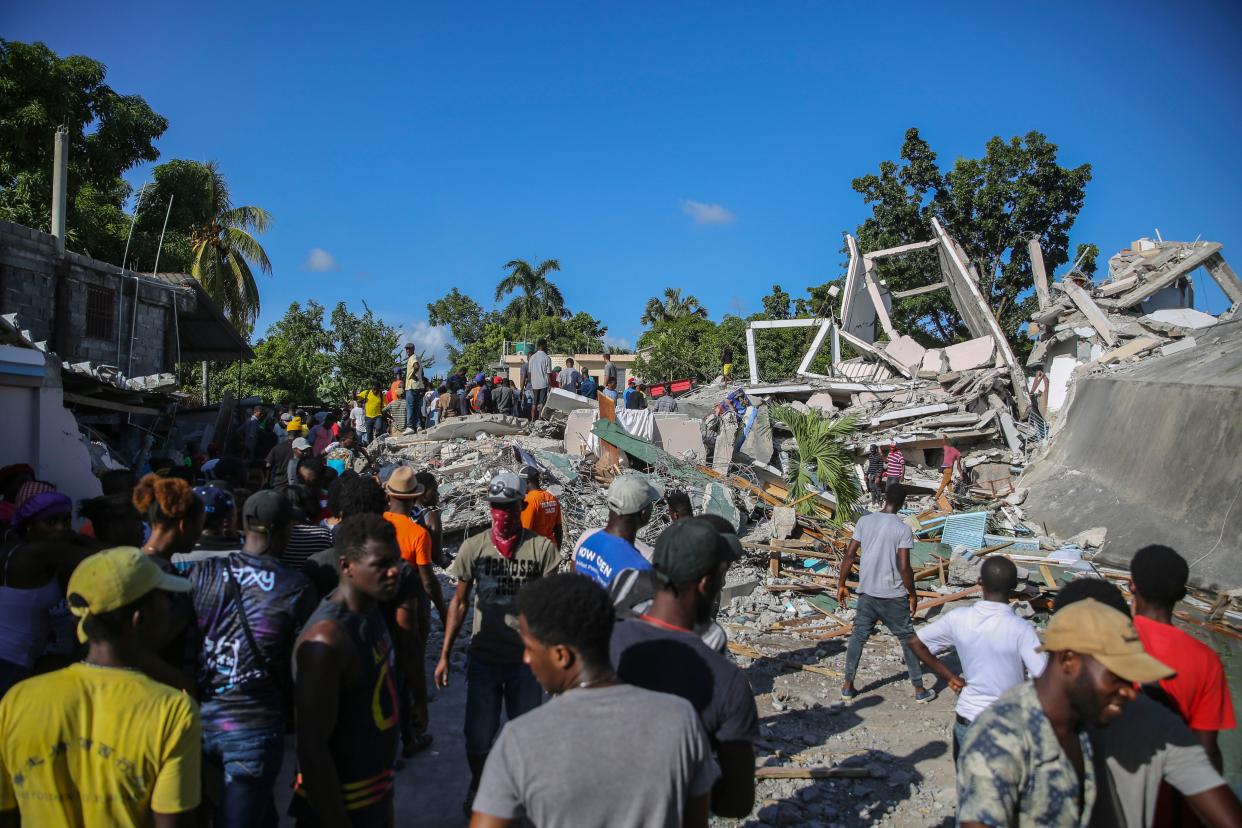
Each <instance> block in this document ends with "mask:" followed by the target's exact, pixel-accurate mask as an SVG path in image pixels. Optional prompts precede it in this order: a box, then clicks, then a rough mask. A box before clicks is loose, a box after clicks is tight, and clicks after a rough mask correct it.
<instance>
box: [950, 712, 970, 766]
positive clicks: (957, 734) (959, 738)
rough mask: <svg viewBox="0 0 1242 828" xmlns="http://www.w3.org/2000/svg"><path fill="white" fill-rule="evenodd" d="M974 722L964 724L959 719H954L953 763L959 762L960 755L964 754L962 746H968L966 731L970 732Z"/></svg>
mask: <svg viewBox="0 0 1242 828" xmlns="http://www.w3.org/2000/svg"><path fill="white" fill-rule="evenodd" d="M972 724H974V722H968V723H966V724H962V723H961V722H960V721H958V719H957V717H956V716H954V717H953V761H954V763H956V762H957V757H958V754H960V753H961V752H962V745H964V744H966V731H968V730H970V726H971V725H972Z"/></svg>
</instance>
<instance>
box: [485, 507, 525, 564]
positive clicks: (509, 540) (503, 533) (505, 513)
mask: <svg viewBox="0 0 1242 828" xmlns="http://www.w3.org/2000/svg"><path fill="white" fill-rule="evenodd" d="M521 540H522V513H521V512H519V511H518V510H517V509H514V508H511V507H509V506H493V507H492V543H493V544H495V546H496V549H497V550H498V551H499V552H500V555H501V557H503V558H505V559H508V558H512V557H513V552H514V550H516V549H517V547H518V543H520V542H521Z"/></svg>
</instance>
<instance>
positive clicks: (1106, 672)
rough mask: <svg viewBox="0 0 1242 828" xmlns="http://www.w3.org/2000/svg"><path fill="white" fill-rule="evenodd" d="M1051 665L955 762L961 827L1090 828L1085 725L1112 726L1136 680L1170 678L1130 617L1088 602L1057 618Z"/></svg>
mask: <svg viewBox="0 0 1242 828" xmlns="http://www.w3.org/2000/svg"><path fill="white" fill-rule="evenodd" d="M1040 649H1041V650H1043V651H1044V652H1047V653H1048V654H1049V659H1048V666H1047V667H1046V668H1045V669H1044V672H1043V673H1042V674H1041V675H1040V676H1039V678H1037V679H1035V681H1034V682H1032V683H1026V684H1020V685H1018V686H1016V687H1014V688H1012V689H1010V690H1009V691H1007V692H1006V693H1005V694H1003V695H1002V696H1001V697H1000V698H999V699H997V700H996V702H995V703H994V704H993V705H992V706H991V707H989V708H988V709H987V710H985V711H983V713H982V714H980V715H979V717H978V718H977V719H975V722H974V724H973V725H972V726H971V728H970V730H969V731H968V732H967V733H966V740H965V743H964V745H963V746H962V752H961V756H960V757H959V758H958V761H957V803H958V804H957V818H958V824H959V825H962V826H966V828H972V827H973V826H989V827H990V828H997V827H998V826H1018V828H1036V826H1039V828H1061V827H1062V826H1063V828H1074V827H1075V826H1077V828H1085V826H1087V825H1088V824H1089V823H1090V821H1091V809H1092V807H1093V806H1094V805H1095V795H1096V780H1095V772H1094V770H1093V768H1092V757H1091V743H1090V741H1089V740H1088V738H1087V733H1086V730H1085V727H1086V725H1088V724H1094V725H1098V726H1101V727H1102V726H1105V725H1107V724H1108V723H1109V722H1110V721H1112V720H1113V719H1114V718H1116V717H1117V716H1118V715H1120V713H1121V712H1122V709H1123V708H1124V707H1125V705H1126V704H1127V703H1128V702H1130V701H1132V700H1133V699H1134V697H1135V690H1134V686H1133V682H1139V683H1147V682H1152V681H1157V680H1159V679H1161V678H1165V677H1167V676H1169V675H1171V674H1172V672H1173V671H1172V670H1170V669H1169V668H1168V667H1167V666H1166V665H1164V664H1161V663H1160V662H1159V661H1157V660H1156V659H1154V658H1152V657H1151V656H1149V655H1147V654H1146V653H1145V652H1143V643H1142V642H1141V641H1140V640H1139V637H1138V633H1137V632H1135V630H1134V625H1133V624H1131V623H1130V619H1129V618H1127V617H1126V616H1125V615H1124V614H1123V613H1120V612H1118V611H1117V610H1115V609H1113V608H1112V607H1108V606H1105V605H1104V604H1102V603H1100V602H1099V601H1095V600H1091V599H1087V600H1084V601H1079V602H1077V603H1075V604H1071V605H1070V606H1067V607H1065V608H1064V609H1062V610H1060V611H1059V612H1057V613H1056V614H1055V615H1053V617H1052V621H1051V622H1050V623H1049V624H1048V629H1047V631H1046V632H1045V633H1044V644H1043V646H1042V647H1041V648H1040Z"/></svg>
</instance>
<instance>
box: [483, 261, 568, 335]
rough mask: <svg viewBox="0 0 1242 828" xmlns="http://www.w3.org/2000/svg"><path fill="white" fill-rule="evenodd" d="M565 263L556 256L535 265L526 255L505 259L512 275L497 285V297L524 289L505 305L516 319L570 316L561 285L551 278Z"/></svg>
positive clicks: (506, 311) (497, 299) (506, 267)
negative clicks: (522, 257) (519, 257)
mask: <svg viewBox="0 0 1242 828" xmlns="http://www.w3.org/2000/svg"><path fill="white" fill-rule="evenodd" d="M560 269H561V263H560V262H558V261H557V260H556V259H545V260H544V261H542V262H540V263H539V264H537V265H535V266H533V267H532V266H531V264H530V262H528V261H526V260H525V259H513V260H512V261H509V262H506V263H505V270H507V271H509V275H508V276H506V277H505V278H503V279H501V280H500V284H498V285H496V301H497V302H499V301H500V300H501V299H503V298H505V297H506V296H508V295H509V294H510V293H513V292H515V291H520V292H521V293H520V295H519V296H516V297H514V299H513V301H512V302H510V303H509V307H507V308H506V309H505V313H506V314H508V315H509V316H510V317H512V318H514V319H527V320H530V319H538V318H540V317H543V316H555V317H557V318H559V319H568V318H569V316H570V314H569V308H567V307H565V297H564V296H563V295H562V294H561V289H560V288H558V287H557V286H556V284H555V283H553V282H552V280H551V279H549V278H548V274H549V273H551V272H552V271H554V270H556V271H559V270H560Z"/></svg>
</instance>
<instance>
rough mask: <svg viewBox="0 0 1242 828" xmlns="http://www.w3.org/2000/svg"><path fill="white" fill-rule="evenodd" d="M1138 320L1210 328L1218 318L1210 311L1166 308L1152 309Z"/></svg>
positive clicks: (1194, 327) (1179, 326)
mask: <svg viewBox="0 0 1242 828" xmlns="http://www.w3.org/2000/svg"><path fill="white" fill-rule="evenodd" d="M1139 321H1140V322H1144V323H1145V322H1155V323H1158V324H1161V325H1172V326H1174V327H1177V328H1191V329H1196V328H1210V327H1212V326H1213V325H1215V324H1216V323H1217V322H1219V321H1220V320H1218V319H1217V318H1216V317H1215V316H1212V314H1210V313H1204V312H1203V311H1197V310H1195V309H1194V308H1166V309H1165V310H1158V311H1152V312H1151V313H1149V314H1147V315H1146V316H1144V317H1142V318H1140V319H1139Z"/></svg>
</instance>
